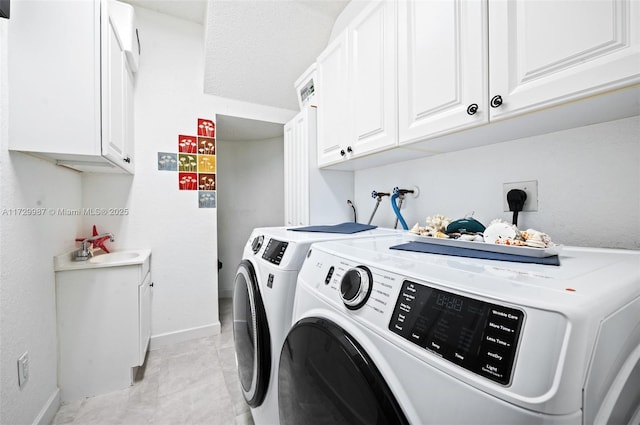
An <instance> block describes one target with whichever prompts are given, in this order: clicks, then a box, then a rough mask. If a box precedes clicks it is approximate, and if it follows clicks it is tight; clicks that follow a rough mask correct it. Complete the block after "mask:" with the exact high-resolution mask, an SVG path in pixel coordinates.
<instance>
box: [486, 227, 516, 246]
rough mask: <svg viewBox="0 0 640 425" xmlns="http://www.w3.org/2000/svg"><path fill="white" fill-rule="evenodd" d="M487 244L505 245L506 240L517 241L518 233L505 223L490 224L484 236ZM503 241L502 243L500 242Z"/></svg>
mask: <svg viewBox="0 0 640 425" xmlns="http://www.w3.org/2000/svg"><path fill="white" fill-rule="evenodd" d="M482 236H483V237H484V241H485V242H486V243H501V242H502V243H504V240H506V239H515V237H516V231H515V229H514V228H513V226H512V225H510V224H507V223H504V222H496V223H493V224H490V225H489V227H487V228H486V229H485V230H484V233H483V234H482ZM498 240H501V242H498Z"/></svg>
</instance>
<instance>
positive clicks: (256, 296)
mask: <svg viewBox="0 0 640 425" xmlns="http://www.w3.org/2000/svg"><path fill="white" fill-rule="evenodd" d="M270 341H271V338H270V336H269V326H268V324H267V316H266V313H265V310H264V304H263V303H262V297H261V296H260V290H259V289H258V280H257V278H256V273H255V270H254V268H253V265H252V264H251V263H250V262H249V261H247V260H243V261H242V262H241V263H240V265H239V266H238V270H237V271H236V278H235V283H234V287H233V342H234V346H235V350H236V361H237V363H238V375H239V377H240V384H241V385H242V394H243V396H244V398H245V400H246V401H247V404H249V406H251V407H257V406H260V405H261V404H262V401H263V400H264V396H265V393H266V389H267V386H268V384H269V374H270V373H271V348H270Z"/></svg>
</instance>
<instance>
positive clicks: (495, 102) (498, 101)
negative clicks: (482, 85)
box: [491, 94, 502, 108]
mask: <svg viewBox="0 0 640 425" xmlns="http://www.w3.org/2000/svg"><path fill="white" fill-rule="evenodd" d="M500 105H502V96H500V95H499V94H498V95H496V96H493V97H492V98H491V107H492V108H497V107H498V106H500Z"/></svg>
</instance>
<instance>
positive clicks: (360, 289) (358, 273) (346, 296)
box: [340, 266, 373, 310]
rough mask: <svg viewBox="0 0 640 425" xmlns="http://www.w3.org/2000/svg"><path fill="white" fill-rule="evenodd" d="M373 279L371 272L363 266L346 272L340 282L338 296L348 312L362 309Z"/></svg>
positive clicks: (369, 293) (369, 292)
mask: <svg viewBox="0 0 640 425" xmlns="http://www.w3.org/2000/svg"><path fill="white" fill-rule="evenodd" d="M372 285H373V278H372V276H371V271H369V269H368V268H366V267H364V266H358V267H354V268H352V269H349V270H347V272H346V273H345V274H344V276H342V280H340V296H341V298H342V302H343V303H344V305H345V306H346V307H347V308H348V309H349V310H357V309H359V308H360V307H362V306H363V305H364V304H365V303H366V302H367V300H368V299H369V295H371V288H372Z"/></svg>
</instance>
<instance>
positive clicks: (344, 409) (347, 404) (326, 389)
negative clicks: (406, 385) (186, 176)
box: [278, 318, 409, 425]
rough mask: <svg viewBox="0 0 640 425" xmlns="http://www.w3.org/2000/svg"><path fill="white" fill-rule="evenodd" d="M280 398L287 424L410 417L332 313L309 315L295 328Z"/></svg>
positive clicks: (286, 350)
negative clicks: (326, 316) (329, 315)
mask: <svg viewBox="0 0 640 425" xmlns="http://www.w3.org/2000/svg"><path fill="white" fill-rule="evenodd" d="M278 403H279V407H280V423H281V425H287V424H292V425H294V424H295V425H298V424H305V425H309V424H331V425H335V424H348V425H356V424H362V425H365V424H366V425H369V424H376V425H384V424H408V423H409V422H408V420H407V418H406V417H405V415H404V413H403V412H402V409H401V408H400V405H399V404H398V402H397V400H396V399H395V397H394V395H393V394H392V392H391V390H390V388H389V386H388V385H387V383H386V382H385V380H384V378H383V377H382V375H381V373H380V371H379V370H378V369H377V367H376V366H375V364H374V363H373V361H372V360H371V358H370V357H369V356H368V354H367V353H366V352H365V351H364V349H363V348H362V346H360V344H358V342H357V341H356V340H355V339H354V338H353V337H352V336H351V335H349V334H348V333H347V332H346V331H345V330H343V329H342V328H340V327H339V326H338V325H336V324H335V323H333V322H331V321H330V320H326V319H319V318H307V319H303V320H301V321H299V322H298V323H297V324H296V325H295V326H294V327H293V328H292V329H291V330H290V331H289V335H288V336H287V339H286V341H285V343H284V346H283V348H282V354H281V356H280V368H279V372H278Z"/></svg>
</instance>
